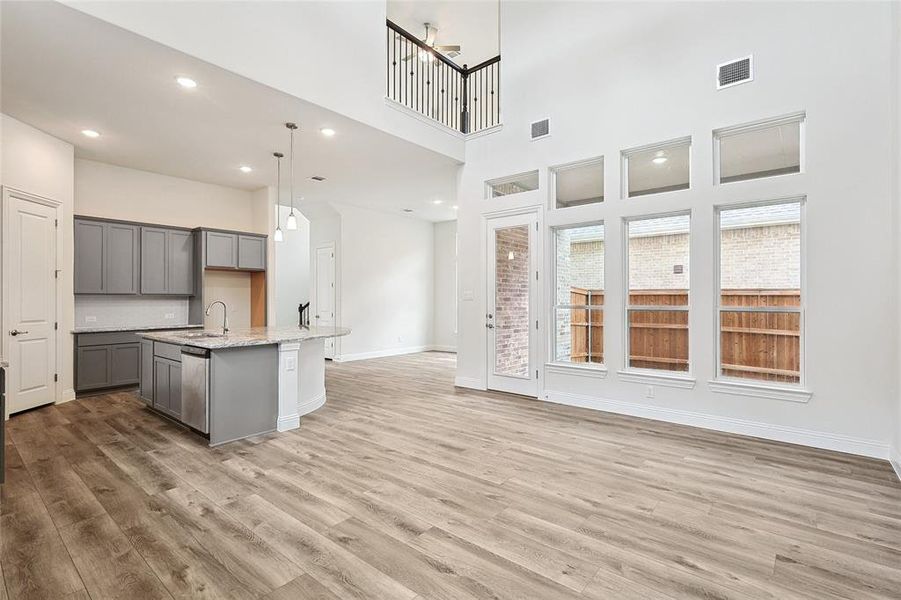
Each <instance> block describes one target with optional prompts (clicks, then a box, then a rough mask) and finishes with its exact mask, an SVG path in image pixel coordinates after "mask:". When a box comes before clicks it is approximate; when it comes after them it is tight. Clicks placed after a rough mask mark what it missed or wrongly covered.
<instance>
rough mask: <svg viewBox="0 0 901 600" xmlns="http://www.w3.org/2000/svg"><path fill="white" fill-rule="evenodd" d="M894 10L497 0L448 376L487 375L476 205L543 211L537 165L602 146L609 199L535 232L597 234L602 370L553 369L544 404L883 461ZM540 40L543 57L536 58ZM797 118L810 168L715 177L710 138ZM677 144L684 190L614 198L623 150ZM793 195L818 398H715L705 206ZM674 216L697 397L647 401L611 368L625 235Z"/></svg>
mask: <svg viewBox="0 0 901 600" xmlns="http://www.w3.org/2000/svg"><path fill="white" fill-rule="evenodd" d="M892 11H893V8H892V6H891V4H890V3H815V4H810V3H778V4H774V3H754V4H752V3H742V4H738V3H702V4H696V3H567V4H565V5H563V6H561V5H558V4H554V3H548V2H542V3H519V2H504V3H503V4H502V8H501V30H502V31H503V35H502V38H501V42H502V45H503V47H502V49H501V55H502V56H503V57H504V59H503V63H502V68H503V71H504V75H503V79H502V81H503V85H504V88H503V90H502V98H505V100H504V105H503V115H504V127H503V130H502V131H501V132H499V133H496V134H492V135H487V136H484V137H481V138H478V139H475V140H473V141H470V142H468V143H467V144H468V146H467V163H466V165H465V166H464V167H463V172H462V174H461V180H460V185H459V189H458V204H459V205H460V211H459V217H458V226H459V233H460V238H459V246H460V257H459V259H460V291H461V294H462V293H465V292H466V291H472V293H473V294H474V300H473V301H461V303H460V319H461V321H460V331H459V334H458V373H457V375H458V381H459V382H460V383H462V384H466V385H471V386H476V387H478V386H484V385H485V381H486V348H485V345H486V342H485V327H484V318H483V317H484V313H485V302H486V290H485V274H484V269H483V265H482V260H483V259H482V256H481V254H482V253H483V252H484V248H483V247H482V243H481V238H480V229H481V214H482V213H483V212H484V211H486V210H488V209H501V208H506V207H514V206H517V205H529V204H534V205H538V206H541V207H542V208H543V207H544V206H545V204H546V202H547V197H548V196H547V188H546V186H547V168H548V167H549V166H550V165H554V164H560V163H566V162H569V161H573V160H577V159H583V158H589V157H594V156H598V155H604V156H605V157H607V160H606V161H605V169H606V173H605V175H606V186H607V188H606V189H607V193H606V198H607V201H606V202H605V203H604V204H602V205H597V206H591V207H579V208H573V209H569V210H568V211H543V212H544V213H545V214H544V215H543V235H545V236H546V235H547V228H546V227H547V225H550V224H553V223H560V224H562V223H564V222H566V221H579V220H594V219H604V220H606V222H607V224H608V227H607V232H608V236H607V246H608V252H607V267H606V268H607V277H606V287H607V290H608V291H610V292H612V293H610V294H609V299H608V302H607V306H606V310H607V314H606V315H605V319H604V320H605V325H606V327H605V329H606V336H607V337H606V338H605V350H606V352H605V354H606V355H607V357H608V367H609V370H610V373H609V375H608V376H607V377H606V378H605V379H596V378H586V377H573V376H566V375H550V374H548V375H546V376H545V377H544V379H543V380H542V382H541V385H542V387H543V391H542V393H543V394H544V395H550V396H551V399H554V400H556V401H561V402H569V403H573V404H583V405H588V406H594V407H596V408H604V409H607V410H614V411H620V412H631V413H633V414H644V415H646V416H651V417H654V418H661V419H667V420H673V421H681V422H690V423H696V424H700V425H704V426H708V427H713V428H719V429H726V430H732V431H741V432H746V433H752V434H755V435H760V436H764V437H771V438H777V439H786V440H794V441H800V442H803V443H807V444H811V445H816V446H821V447H832V448H839V449H843V450H848V451H852V452H859V453H863V454H870V455H875V456H882V457H885V456H887V454H888V444H889V440H890V439H891V437H892V429H893V426H892V423H893V419H894V418H895V417H894V414H893V411H894V407H893V403H896V402H897V399H896V396H897V393H896V392H897V390H898V381H897V375H896V373H897V370H898V368H897V367H898V359H899V356H898V349H897V343H896V338H897V335H898V320H899V319H898V306H897V296H898V292H897V289H895V288H896V286H894V285H886V282H894V281H896V280H897V277H896V276H897V273H896V269H897V267H896V265H895V262H896V261H892V260H880V259H879V258H878V257H885V256H895V253H894V243H893V241H892V240H893V234H894V233H895V232H894V225H893V215H894V209H893V203H894V202H895V201H896V200H895V199H893V197H892V182H891V173H892V172H893V171H894V170H896V169H897V167H898V164H897V159H896V158H895V157H893V155H892V151H891V149H892V145H893V140H892V135H893V134H892V129H891V127H890V126H889V124H890V123H891V122H892V105H891V101H890V99H891V97H892V94H894V93H895V92H896V90H895V89H893V87H892V86H896V85H897V83H895V80H894V79H893V75H892V72H891V68H892V64H891V58H892V52H893V47H892V44H893V38H892V27H893V24H894V23H897V19H896V18H895V19H893V18H892V17H893V15H892ZM711 23H716V24H717V26H716V27H711ZM835 31H841V32H842V35H841V36H835V35H834V32H835ZM561 40H564V42H561ZM550 44H553V47H554V48H555V51H554V52H548V51H547V48H548V47H550ZM749 53H754V58H755V64H756V80H755V81H754V82H753V83H751V84H746V85H740V86H737V87H733V88H731V89H727V90H724V91H719V92H718V91H716V90H715V85H714V82H715V79H714V77H715V65H716V64H717V63H720V62H724V61H726V60H730V59H734V58H737V57H741V56H745V55H747V54H749ZM573 57H581V59H580V60H574V59H573ZM862 65H866V67H865V68H863V67H862ZM863 97H865V98H866V99H867V100H866V103H865V104H866V106H865V108H864V107H863V105H862V104H861V98H863ZM799 110H805V111H807V115H808V125H807V136H806V141H807V172H806V173H804V174H799V175H791V176H786V177H780V178H772V179H768V180H758V181H751V182H743V183H736V184H730V185H726V186H716V187H715V186H713V184H712V181H713V166H712V143H711V130H713V129H715V128H718V127H723V126H728V125H733V124H738V123H744V122H749V121H754V120H757V119H761V118H765V117H772V116H778V115H784V114H789V113H792V112H795V111H799ZM543 117H550V119H551V132H552V133H551V137H549V138H547V139H544V140H541V141H536V142H530V141H528V133H529V123H530V122H531V121H534V120H537V119H540V118H543ZM685 135H691V136H693V139H694V144H693V147H692V167H693V172H692V189H690V190H685V191H678V192H672V193H667V194H661V195H658V196H647V197H642V198H634V199H630V200H623V199H621V198H620V193H619V190H620V179H621V177H620V173H621V172H620V160H619V152H620V150H622V149H624V148H630V147H634V146H638V145H643V144H648V143H653V142H659V141H664V140H668V139H673V138H677V137H681V136H685ZM536 168H537V169H540V170H541V188H540V189H539V190H538V191H536V192H530V193H525V194H520V195H517V196H509V197H506V198H499V199H494V200H491V201H486V200H484V192H483V185H484V183H483V182H484V181H485V180H486V179H490V178H494V177H499V176H504V175H508V174H513V173H518V172H523V171H526V170H530V169H536ZM795 194H806V195H807V197H808V209H807V226H808V233H807V239H806V245H807V255H806V256H807V265H806V272H807V288H806V290H805V293H806V297H807V313H806V347H805V350H806V357H805V360H806V373H807V385H808V387H809V389H810V390H811V391H812V392H813V396H812V398H811V399H810V401H809V402H807V403H799V402H790V401H784V400H772V399H762V398H750V397H743V396H734V395H727V394H722V393H714V392H712V391H711V390H710V389H709V388H708V385H707V382H708V381H709V380H710V379H712V378H713V376H714V365H715V362H716V361H715V356H714V340H715V336H716V333H715V330H714V328H715V326H714V316H713V315H714V313H713V309H714V305H713V302H714V283H713V264H714V261H713V256H712V253H713V247H714V244H713V231H714V223H713V208H712V207H713V205H715V204H719V203H724V202H733V201H746V200H756V199H767V198H776V197H782V196H790V195H795ZM679 209H691V211H692V232H693V237H692V242H691V243H692V246H691V255H692V265H691V286H692V309H691V310H692V312H691V320H690V326H691V341H690V344H691V347H690V353H691V361H692V374H693V375H694V377H695V378H696V379H697V384H696V386H695V388H694V389H693V390H685V389H674V388H665V387H659V386H658V387H657V389H656V397H655V398H646V397H645V395H646V386H645V385H643V384H637V383H630V382H626V381H623V380H622V379H621V378H620V377H619V375H618V374H617V372H616V371H617V369H620V368H622V367H623V362H624V361H623V357H624V356H623V355H624V346H623V329H624V327H623V313H622V304H623V298H622V294H621V293H619V292H618V291H620V290H621V289H622V283H623V274H622V268H621V265H622V239H621V230H620V227H619V224H620V222H621V218H622V217H624V216H630V215H641V214H654V213H659V212H663V211H672V210H679ZM544 271H545V273H544V276H545V279H546V277H547V276H548V273H547V271H548V269H547V268H545V269H544ZM547 291H548V290H547V286H545V289H544V290H543V293H544V294H546V293H547ZM874 292H875V293H874ZM545 305H547V298H545ZM542 314H543V315H549V314H550V310H549V309H543V312H542ZM547 320H548V319H544V321H547ZM544 331H547V324H546V323H545V327H544V328H543V332H544ZM545 346H546V344H542V345H541V352H542V354H543V355H544V354H545V353H546V347H545Z"/></svg>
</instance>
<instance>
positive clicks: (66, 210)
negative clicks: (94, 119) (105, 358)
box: [0, 114, 75, 400]
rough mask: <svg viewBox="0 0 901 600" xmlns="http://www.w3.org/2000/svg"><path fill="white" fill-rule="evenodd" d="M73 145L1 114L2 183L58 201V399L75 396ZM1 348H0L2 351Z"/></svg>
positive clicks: (4, 342)
mask: <svg viewBox="0 0 901 600" xmlns="http://www.w3.org/2000/svg"><path fill="white" fill-rule="evenodd" d="M74 157H75V150H74V148H73V147H72V145H71V144H67V143H66V142H63V141H61V140H58V139H56V138H54V137H51V136H49V135H47V134H45V133H43V132H41V131H38V130H37V129H35V128H33V127H31V126H29V125H26V124H25V123H22V122H21V121H17V120H16V119H13V118H12V117H8V116H6V115H4V114H0V185H3V186H9V187H12V188H15V189H18V190H21V191H23V192H28V193H31V194H36V195H38V196H43V197H45V198H50V199H52V200H56V201H58V202H61V203H62V204H61V207H60V232H61V233H60V238H61V243H60V244H59V247H58V248H57V265H58V266H59V268H60V270H61V273H60V283H59V288H58V292H59V294H60V296H61V305H62V311H61V312H62V314H61V315H60V330H61V331H62V332H63V333H64V334H63V335H61V336H60V343H61V345H62V356H63V359H62V363H63V364H61V365H57V366H58V368H59V369H60V370H59V373H60V379H61V382H60V383H61V386H60V389H61V393H62V398H61V399H65V400H68V399H72V398H74V397H75V390H74V386H73V381H74V380H73V373H72V364H73V363H72V342H73V340H72V336H71V335H68V332H69V331H71V330H72V328H73V326H74V323H75V301H74V292H73V279H72V272H73V262H72V231H73V227H72V212H73V206H74V203H75V201H74V185H73V179H74V175H73V170H74ZM0 335H2V338H0V339H2V340H3V344H2V348H6V342H7V340H6V332H5V331H3V333H2V334H0ZM2 353H3V352H2V350H0V354H2Z"/></svg>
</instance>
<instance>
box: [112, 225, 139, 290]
mask: <svg viewBox="0 0 901 600" xmlns="http://www.w3.org/2000/svg"><path fill="white" fill-rule="evenodd" d="M106 236H107V240H106V252H105V256H104V258H105V259H106V260H105V262H106V289H105V290H104V292H105V293H107V294H137V293H138V273H139V269H140V245H139V240H140V228H139V227H137V226H136V225H123V224H120V223H107V224H106Z"/></svg>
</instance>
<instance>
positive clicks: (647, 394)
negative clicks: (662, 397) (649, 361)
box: [644, 385, 654, 398]
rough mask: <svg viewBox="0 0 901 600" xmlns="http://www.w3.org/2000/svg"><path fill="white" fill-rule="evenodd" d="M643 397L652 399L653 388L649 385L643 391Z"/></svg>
mask: <svg viewBox="0 0 901 600" xmlns="http://www.w3.org/2000/svg"><path fill="white" fill-rule="evenodd" d="M644 395H645V398H653V397H654V386H653V385H649V386H648V389H647V390H645V393H644Z"/></svg>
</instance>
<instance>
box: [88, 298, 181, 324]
mask: <svg viewBox="0 0 901 600" xmlns="http://www.w3.org/2000/svg"><path fill="white" fill-rule="evenodd" d="M187 324H188V299H187V298H152V297H148V296H81V295H79V296H75V327H76V328H78V327H120V326H129V327H131V326H134V327H145V326H146V327H149V326H156V325H162V326H166V325H187Z"/></svg>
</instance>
